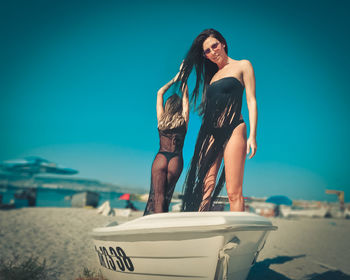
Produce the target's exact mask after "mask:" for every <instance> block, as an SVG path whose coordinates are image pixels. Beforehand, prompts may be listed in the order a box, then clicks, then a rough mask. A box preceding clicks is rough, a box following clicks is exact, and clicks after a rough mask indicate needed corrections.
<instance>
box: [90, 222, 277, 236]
mask: <svg viewBox="0 0 350 280" xmlns="http://www.w3.org/2000/svg"><path fill="white" fill-rule="evenodd" d="M96 229H103V227H101V228H96ZM277 229H278V227H277V226H274V225H257V224H255V225H234V226H232V225H230V226H227V225H213V226H210V229H208V226H193V227H177V228H175V227H164V228H148V229H142V230H141V229H131V230H128V229H125V230H118V231H95V230H94V231H93V232H91V233H89V235H90V236H92V237H94V238H95V239H98V237H108V236H118V237H119V236H124V235H127V236H130V235H139V236H141V235H149V234H152V235H154V234H164V233H166V234H167V235H171V234H177V233H204V234H213V233H223V234H224V233H229V232H231V231H275V230H277ZM169 230H171V231H169Z"/></svg>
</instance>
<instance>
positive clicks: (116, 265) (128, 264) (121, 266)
mask: <svg viewBox="0 0 350 280" xmlns="http://www.w3.org/2000/svg"><path fill="white" fill-rule="evenodd" d="M95 251H96V253H97V255H98V259H99V261H100V264H101V266H103V267H105V268H107V269H110V270H113V271H125V270H128V271H134V270H135V268H134V265H133V263H132V260H131V258H129V257H128V256H127V255H126V253H125V251H124V250H123V249H122V248H120V247H109V248H108V249H107V248H106V247H104V246H100V247H98V248H97V247H96V246H95Z"/></svg>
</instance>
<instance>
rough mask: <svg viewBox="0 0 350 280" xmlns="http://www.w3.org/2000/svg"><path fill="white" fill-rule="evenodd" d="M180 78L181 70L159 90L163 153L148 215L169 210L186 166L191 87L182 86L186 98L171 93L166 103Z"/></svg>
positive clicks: (159, 156)
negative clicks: (184, 158)
mask: <svg viewBox="0 0 350 280" xmlns="http://www.w3.org/2000/svg"><path fill="white" fill-rule="evenodd" d="M178 77H179V73H178V74H177V75H176V76H175V77H174V78H173V79H172V80H171V81H169V82H168V83H167V84H165V85H164V86H163V87H162V88H160V89H159V91H158V93H157V120H158V132H159V139H160V141H159V144H160V148H159V152H158V153H157V155H156V157H155V158H154V161H153V164H152V170H151V189H150V192H149V197H148V202H147V205H146V209H145V212H144V215H148V214H153V213H162V212H168V211H169V204H170V201H171V198H172V196H173V192H174V188H175V185H176V182H177V180H178V179H179V177H180V175H181V172H182V168H183V157H182V148H183V144H184V140H185V135H186V132H187V125H188V121H189V101H188V89H187V85H185V84H184V83H182V84H183V86H182V87H181V89H182V98H180V97H179V96H178V95H177V94H176V93H174V94H173V95H171V96H170V97H169V98H168V99H167V101H166V102H165V106H163V96H164V94H165V93H166V91H167V90H168V89H169V88H170V86H171V85H173V84H174V83H175V82H176V81H177V80H178Z"/></svg>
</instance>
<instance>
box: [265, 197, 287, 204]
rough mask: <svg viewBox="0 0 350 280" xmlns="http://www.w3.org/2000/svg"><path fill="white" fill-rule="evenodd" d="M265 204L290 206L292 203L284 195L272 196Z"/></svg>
mask: <svg viewBox="0 0 350 280" xmlns="http://www.w3.org/2000/svg"><path fill="white" fill-rule="evenodd" d="M265 202H270V203H274V204H277V205H289V206H290V205H292V204H293V201H292V200H291V199H290V198H288V197H286V196H284V195H273V196H270V197H269V198H268V199H266V201H265Z"/></svg>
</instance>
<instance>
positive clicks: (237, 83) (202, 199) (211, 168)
mask: <svg viewBox="0 0 350 280" xmlns="http://www.w3.org/2000/svg"><path fill="white" fill-rule="evenodd" d="M227 53H228V46H227V43H226V40H225V39H224V37H223V36H222V35H221V34H220V33H219V32H218V31H216V30H214V29H206V30H204V31H203V32H201V33H200V34H199V35H198V36H197V37H196V38H195V40H194V41H193V43H192V46H191V48H190V50H189V51H188V53H187V55H186V58H185V59H184V61H183V67H182V68H181V72H180V77H181V83H182V84H186V83H187V79H188V77H189V75H190V73H191V72H192V69H193V68H195V70H196V76H197V80H196V85H195V88H194V90H193V93H192V97H191V100H194V104H196V103H197V101H198V100H200V105H199V107H198V108H197V109H198V110H199V114H200V115H201V116H202V125H201V128H200V131H199V133H198V137H197V142H196V145H195V151H194V154H193V157H192V161H191V165H190V167H189V170H188V173H187V177H186V181H185V185H184V197H183V205H182V210H183V211H208V210H210V209H211V207H212V204H213V201H214V200H215V198H216V197H217V196H218V195H219V193H220V191H221V190H222V187H223V185H224V183H225V181H226V188H227V195H228V198H229V202H230V210H231V211H244V200H243V195H242V185H243V173H244V163H245V159H246V154H249V152H250V151H251V154H250V156H249V158H252V157H253V156H254V155H255V152H256V149H257V145H256V127H257V115H258V114H257V105H256V98H255V77H254V70H253V67H252V64H251V63H250V62H249V61H248V60H235V59H232V58H230V57H228V55H227ZM200 87H201V93H200ZM244 89H245V90H246V97H247V104H248V110H249V124H250V135H249V138H248V140H247V128H246V124H245V122H244V120H243V117H242V115H241V107H242V97H243V91H244ZM222 159H223V160H224V166H223V168H222V169H221V171H220V166H221V163H222ZM219 171H220V172H219ZM219 173H221V174H219ZM218 174H219V180H218V182H217V180H216V179H217V176H218Z"/></svg>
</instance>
